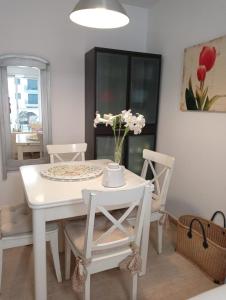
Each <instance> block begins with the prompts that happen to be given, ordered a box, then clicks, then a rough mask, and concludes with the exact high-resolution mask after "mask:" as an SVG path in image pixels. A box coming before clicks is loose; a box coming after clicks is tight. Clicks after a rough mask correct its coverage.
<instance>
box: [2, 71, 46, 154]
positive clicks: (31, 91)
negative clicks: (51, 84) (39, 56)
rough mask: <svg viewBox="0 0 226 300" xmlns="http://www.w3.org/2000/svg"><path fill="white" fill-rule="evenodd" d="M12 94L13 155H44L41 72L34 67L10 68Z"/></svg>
mask: <svg viewBox="0 0 226 300" xmlns="http://www.w3.org/2000/svg"><path fill="white" fill-rule="evenodd" d="M7 75H8V96H9V111H10V128H11V149H12V158H13V159H17V160H24V159H35V158H40V157H42V140H43V139H42V134H43V132H42V112H41V93H40V71H39V69H36V68H32V67H8V68H7Z"/></svg>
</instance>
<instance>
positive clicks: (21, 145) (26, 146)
mask: <svg viewBox="0 0 226 300" xmlns="http://www.w3.org/2000/svg"><path fill="white" fill-rule="evenodd" d="M16 147H17V157H18V160H23V159H24V153H25V152H39V153H40V157H42V145H41V143H40V140H39V139H38V136H37V134H27V133H18V134H16Z"/></svg>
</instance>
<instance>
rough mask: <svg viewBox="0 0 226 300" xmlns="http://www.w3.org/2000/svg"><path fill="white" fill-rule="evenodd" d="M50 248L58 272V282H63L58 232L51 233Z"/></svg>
mask: <svg viewBox="0 0 226 300" xmlns="http://www.w3.org/2000/svg"><path fill="white" fill-rule="evenodd" d="M50 248H51V252H52V256H53V264H54V269H55V272H56V277H57V281H58V282H62V276H61V269H60V257H59V248H58V230H56V231H54V232H53V233H51V237H50Z"/></svg>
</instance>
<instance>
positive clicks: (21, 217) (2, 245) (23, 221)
mask: <svg viewBox="0 0 226 300" xmlns="http://www.w3.org/2000/svg"><path fill="white" fill-rule="evenodd" d="M46 241H47V242H50V248H51V252H52V255H53V263H54V268H55V272H56V276H57V280H58V282H62V277H61V270H60V260H59V251H58V226H57V224H56V223H47V226H46ZM32 243H33V237H32V214H31V211H30V209H29V208H28V207H27V206H26V204H18V205H14V206H9V207H2V208H1V210H0V289H1V282H2V262H3V250H5V249H9V248H14V247H20V246H26V245H31V244H32ZM21 272H23V270H21Z"/></svg>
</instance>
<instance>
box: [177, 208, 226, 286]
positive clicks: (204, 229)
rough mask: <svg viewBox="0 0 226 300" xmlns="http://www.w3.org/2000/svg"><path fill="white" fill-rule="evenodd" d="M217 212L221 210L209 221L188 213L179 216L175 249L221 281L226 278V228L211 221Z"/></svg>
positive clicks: (216, 280) (215, 279)
mask: <svg viewBox="0 0 226 300" xmlns="http://www.w3.org/2000/svg"><path fill="white" fill-rule="evenodd" d="M217 213H221V212H216V213H215V214H214V215H213V217H212V219H211V221H208V220H206V219H203V218H200V217H194V216H190V215H185V216H182V217H180V218H179V220H178V227H177V247H176V251H178V252H179V253H181V254H182V255H183V256H185V257H186V258H188V259H190V260H191V261H193V262H194V263H195V264H197V265H198V266H199V267H200V268H201V269H202V270H203V271H204V272H206V273H207V274H208V275H209V276H210V277H212V278H213V279H214V281H215V282H217V283H223V282H224V280H225V278H226V228H223V227H220V226H218V225H216V224H214V223H213V222H212V220H213V219H214V217H215V216H216V214H217ZM221 214H222V213H221ZM222 215H223V214H222ZM225 225H226V224H225V217H224V226H225Z"/></svg>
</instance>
